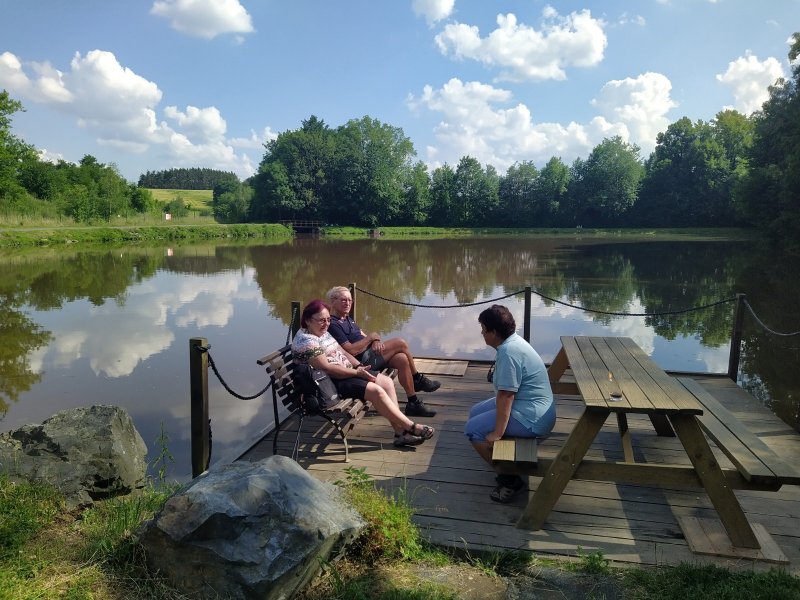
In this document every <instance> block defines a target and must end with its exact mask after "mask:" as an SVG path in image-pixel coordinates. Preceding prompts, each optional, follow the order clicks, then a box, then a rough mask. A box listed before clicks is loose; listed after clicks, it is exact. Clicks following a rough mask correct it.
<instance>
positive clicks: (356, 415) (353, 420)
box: [256, 344, 397, 462]
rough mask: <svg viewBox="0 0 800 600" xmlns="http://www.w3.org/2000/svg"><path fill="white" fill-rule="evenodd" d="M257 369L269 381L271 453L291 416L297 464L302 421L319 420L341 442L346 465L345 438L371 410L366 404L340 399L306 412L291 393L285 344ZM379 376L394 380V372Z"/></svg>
mask: <svg viewBox="0 0 800 600" xmlns="http://www.w3.org/2000/svg"><path fill="white" fill-rule="evenodd" d="M256 362H257V363H258V364H259V365H262V366H264V367H265V368H266V370H267V374H268V375H269V377H270V380H271V381H272V408H273V412H274V415H275V431H274V434H273V439H272V453H273V454H277V453H278V434H279V433H280V429H281V426H282V425H283V424H284V423H285V422H286V421H288V420H289V418H290V417H291V416H292V415H296V416H297V417H298V419H299V422H298V425H297V436H296V437H295V440H294V445H293V446H292V455H291V458H292V459H293V460H297V455H298V451H299V447H300V434H301V432H302V427H303V420H304V419H305V418H306V417H314V416H319V417H322V418H323V419H325V420H326V421H328V423H330V424H331V426H333V427H334V428H335V429H336V431H337V432H338V433H339V436H340V437H341V438H342V443H343V444H344V461H345V462H350V447H349V445H348V443H347V436H348V434H349V433H350V431H352V429H353V427H355V426H356V424H357V423H358V422H359V421H360V420H361V417H363V416H364V415H366V414H367V412H368V411H369V410H370V408H371V406H370V404H369V402H367V401H366V400H359V399H357V398H342V399H341V400H340V401H339V403H338V404H335V405H334V406H331V407H328V408H326V409H325V411H323V412H319V411H310V410H308V407H307V406H306V403H305V402H304V401H303V395H302V394H301V393H300V391H299V390H297V389H295V385H294V380H293V379H292V373H293V371H294V357H293V356H292V346H291V344H288V345H286V346H283V347H282V348H279V349H278V350H276V351H275V352H272V353H270V354H268V355H267V356H264V357H263V358H260V359H258V360H257V361H256ZM382 373H383V374H385V375H387V376H389V377H391V378H392V379H394V378H395V377H396V376H397V371H396V370H395V369H384V370H383V371H382ZM279 403H280V404H283V406H285V407H286V408H287V409H288V410H289V416H288V417H287V418H286V419H285V420H284V421H283V422H281V421H280V419H279V416H278V404H279Z"/></svg>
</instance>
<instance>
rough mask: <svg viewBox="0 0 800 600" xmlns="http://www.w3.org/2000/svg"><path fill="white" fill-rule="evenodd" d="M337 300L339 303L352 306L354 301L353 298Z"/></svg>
mask: <svg viewBox="0 0 800 600" xmlns="http://www.w3.org/2000/svg"><path fill="white" fill-rule="evenodd" d="M337 300H338V301H339V302H344V303H345V304H352V303H353V299H352V298H343V297H341V296H339V297H338V298H337Z"/></svg>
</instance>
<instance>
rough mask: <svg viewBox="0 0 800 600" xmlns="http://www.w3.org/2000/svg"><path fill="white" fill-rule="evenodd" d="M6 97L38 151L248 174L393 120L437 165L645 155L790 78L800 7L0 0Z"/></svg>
mask: <svg viewBox="0 0 800 600" xmlns="http://www.w3.org/2000/svg"><path fill="white" fill-rule="evenodd" d="M0 15H2V19H0V89H5V90H6V91H8V93H9V94H10V96H11V97H12V98H13V99H16V100H19V101H20V102H22V104H23V107H24V109H25V112H22V113H17V114H15V115H14V116H13V133H14V134H15V135H16V136H17V137H19V138H22V139H23V140H25V141H26V142H28V143H30V144H33V145H34V146H35V147H36V148H37V149H38V150H39V151H40V153H41V155H42V156H43V158H45V159H47V160H59V159H63V160H67V161H71V162H77V161H79V160H80V159H81V157H83V156H84V155H86V154H91V155H93V156H94V157H96V158H97V159H98V160H99V161H100V162H101V163H105V164H114V165H116V166H117V168H118V169H119V172H120V174H121V175H122V176H124V177H125V178H126V179H128V180H129V181H131V182H136V181H138V179H139V176H140V175H141V174H142V173H144V172H146V171H161V170H165V169H170V168H177V167H207V168H212V169H220V170H223V171H232V172H234V173H236V175H238V176H239V177H240V178H241V179H244V178H246V177H249V176H250V175H252V174H253V173H254V172H255V171H256V170H257V169H258V165H259V162H260V161H261V159H262V158H263V156H264V143H265V142H267V141H269V140H271V139H274V138H275V137H276V136H277V135H278V134H279V133H281V132H285V131H293V130H296V129H299V128H300V127H302V123H303V121H304V120H306V119H308V118H309V117H311V116H316V117H318V118H319V119H322V120H323V121H324V122H325V123H326V124H327V125H328V126H330V127H332V128H336V127H339V126H340V125H344V124H345V123H347V122H348V121H349V120H351V119H360V118H362V117H364V116H368V117H370V118H372V119H377V120H379V121H380V122H381V123H385V124H388V125H391V126H393V127H398V128H400V129H402V130H403V132H404V134H405V135H406V136H407V137H408V138H409V139H410V140H411V141H412V143H413V145H414V149H415V151H416V159H418V160H421V161H423V162H425V163H426V164H427V165H428V167H429V169H431V170H433V169H434V168H436V167H439V166H441V165H442V164H445V163H447V164H450V165H451V166H453V167H455V166H456V165H457V164H458V161H459V160H460V159H461V158H462V157H463V156H471V157H473V158H476V159H477V160H478V161H479V162H480V163H481V164H483V165H493V166H494V167H495V168H496V169H497V170H498V171H499V172H500V173H501V174H503V173H505V172H506V170H507V169H508V167H509V166H511V165H513V164H514V163H517V162H521V161H533V162H534V163H535V164H536V165H537V166H539V167H541V166H543V165H544V164H545V163H546V162H547V161H548V160H549V159H550V158H551V157H553V156H557V157H560V158H561V159H562V160H563V161H565V162H566V163H567V164H570V163H572V161H574V160H575V159H576V158H586V157H587V156H588V155H589V153H590V152H591V150H592V148H594V147H595V146H596V145H597V144H599V143H600V142H601V141H602V140H603V139H604V138H609V137H612V136H616V135H618V136H621V137H622V138H623V139H624V140H625V141H627V142H630V143H633V144H636V145H637V146H639V148H640V149H641V156H642V157H643V158H646V157H647V156H648V155H649V154H650V152H652V150H653V148H654V147H655V143H656V136H657V135H658V133H660V132H663V131H665V130H666V128H667V126H668V125H669V124H670V123H673V122H675V121H677V120H678V119H680V118H682V117H688V118H689V119H691V120H692V121H693V122H696V121H697V120H703V121H710V120H712V119H714V117H715V115H716V114H717V113H718V112H719V111H721V110H724V109H726V108H734V109H736V110H739V111H740V112H743V113H746V114H750V113H752V112H753V111H755V110H758V109H759V108H760V106H761V103H763V101H764V100H766V99H767V97H768V91H767V90H768V86H769V85H771V84H773V83H774V82H775V81H776V79H777V78H779V77H788V76H789V75H790V65H789V64H788V59H787V54H788V51H789V44H790V38H791V35H792V33H794V32H795V31H798V30H800V0H769V1H768V2H754V1H753V0H604V1H602V2H601V1H599V0H595V1H590V0H584V1H583V2H573V1H563V2H558V1H555V0H551V1H550V2H546V1H539V0H492V1H490V0H338V1H333V0H0Z"/></svg>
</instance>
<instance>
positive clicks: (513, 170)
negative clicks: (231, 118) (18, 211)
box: [0, 33, 800, 250]
mask: <svg viewBox="0 0 800 600" xmlns="http://www.w3.org/2000/svg"><path fill="white" fill-rule="evenodd" d="M799 55H800V33H795V34H794V36H793V44H792V46H791V49H790V51H789V59H790V63H791V64H792V75H791V77H790V78H789V79H787V80H784V79H781V80H779V81H777V82H776V83H775V85H773V86H772V87H771V88H770V90H769V99H768V100H767V102H766V103H765V104H764V105H763V107H762V109H761V110H760V111H758V112H756V113H754V114H753V115H751V116H749V117H748V116H745V115H743V114H741V113H738V112H737V111H734V110H725V111H722V112H720V113H718V114H717V115H716V116H715V117H714V118H713V119H711V120H710V121H703V120H697V121H695V122H692V121H691V120H690V119H689V118H687V117H683V118H681V119H679V120H677V121H676V122H674V123H672V124H671V125H669V126H668V127H667V129H666V131H664V132H662V133H659V134H658V136H657V140H656V147H655V149H654V151H653V152H652V153H651V154H650V155H649V156H648V157H646V158H643V157H642V156H641V155H640V149H639V148H638V147H637V146H636V145H634V144H630V143H628V142H626V141H624V140H623V139H622V138H620V137H612V138H607V139H604V140H603V141H602V142H601V143H600V144H598V145H597V146H595V148H593V149H592V151H591V152H590V153H589V156H587V157H586V158H578V159H576V160H575V161H573V162H572V164H569V165H568V164H566V163H565V162H564V161H563V160H562V159H561V158H560V157H557V156H554V157H552V158H551V159H550V160H549V161H548V162H547V163H546V164H545V165H544V166H542V167H541V168H539V167H537V166H536V165H535V164H534V163H533V162H532V161H526V160H523V161H520V162H518V163H515V164H514V165H512V166H511V167H509V168H508V169H507V170H506V172H505V173H503V174H501V173H498V172H497V170H496V169H495V168H494V167H493V166H491V165H482V164H481V163H480V162H479V161H478V160H477V159H475V158H473V157H470V156H464V157H462V158H461V159H460V160H459V162H458V164H456V165H454V166H452V165H449V164H444V165H442V166H439V167H437V168H435V169H433V170H432V171H430V172H429V170H428V168H427V167H426V165H425V164H424V163H423V162H421V161H419V160H415V156H416V153H415V150H414V145H413V143H412V142H411V140H410V139H409V138H408V137H407V136H406V135H405V134H404V133H403V130H402V129H400V128H398V127H394V126H391V125H389V124H386V123H381V122H380V121H378V120H377V119H373V118H370V117H369V116H364V117H362V118H361V119H352V120H350V121H348V122H347V123H346V124H344V125H342V126H339V127H336V128H332V127H329V126H328V125H327V124H326V123H325V122H324V121H322V120H320V119H318V118H317V117H316V116H313V115H312V116H311V117H310V118H308V119H306V120H304V121H303V122H302V124H301V127H300V128H299V129H297V130H293V131H286V132H283V133H281V134H280V135H278V136H277V138H276V139H274V140H271V141H269V142H268V143H267V144H265V152H264V155H263V158H262V160H261V162H260V164H259V167H258V171H257V172H256V174H255V175H253V176H252V177H250V178H248V179H247V180H245V181H243V182H240V181H239V180H238V178H237V177H236V176H235V175H234V174H232V173H224V172H219V171H213V170H210V169H171V170H168V171H162V172H156V173H151V172H148V173H146V174H144V175H142V176H141V177H140V180H139V184H140V185H139V186H133V185H130V184H127V183H125V182H124V181H123V180H122V178H121V177H119V175H118V173H117V172H116V169H115V168H114V166H113V165H111V166H107V165H101V164H99V163H97V161H96V160H95V159H94V158H93V157H91V156H87V157H84V159H83V160H82V161H81V163H80V164H79V165H71V164H69V163H65V162H64V161H61V162H59V163H58V164H55V165H53V164H51V163H45V162H43V161H41V160H39V158H38V156H37V154H36V152H35V150H34V149H33V148H32V147H31V146H29V145H27V144H25V143H24V142H23V141H22V140H19V139H17V138H16V137H14V136H13V135H12V134H11V132H10V115H12V114H13V113H14V112H15V111H17V110H20V109H21V105H20V104H19V103H18V102H16V101H14V100H12V99H11V98H9V96H8V94H7V93H6V92H5V91H4V92H3V93H2V95H0V210H5V212H8V211H9V210H14V207H15V203H16V207H17V208H20V207H22V206H24V207H27V208H31V207H33V208H35V209H37V210H40V211H45V212H46V210H51V211H60V212H61V213H62V214H66V215H68V216H72V217H74V218H75V219H76V220H79V221H87V220H92V219H108V218H110V217H111V216H112V215H114V214H122V213H132V212H147V211H148V210H153V203H152V198H148V195H147V193H146V192H145V190H143V187H144V186H143V185H142V184H144V183H147V184H155V183H158V186H155V185H153V187H160V186H163V185H180V186H181V188H182V189H187V188H191V187H192V186H195V185H200V184H199V183H194V181H198V182H199V181H201V180H202V181H203V182H204V185H208V186H210V187H211V188H212V189H213V190H214V195H213V205H212V206H213V213H214V217H215V218H216V219H217V220H218V221H220V222H226V223H235V222H276V221H280V220H285V219H303V220H305V219H314V220H321V221H324V222H326V223H329V224H335V225H355V226H364V227H377V226H389V225H400V226H403V225H406V226H418V225H429V226H446V227H721V226H757V227H760V228H762V229H763V230H764V231H765V232H767V233H768V234H769V235H770V236H771V237H773V238H777V239H780V240H781V241H783V242H784V244H785V245H787V246H790V247H793V248H794V249H795V250H800V202H798V198H800V95H799V94H798V82H799V81H800V61H798V60H797V59H798V56H799ZM179 182H180V183H179ZM206 189H207V188H206Z"/></svg>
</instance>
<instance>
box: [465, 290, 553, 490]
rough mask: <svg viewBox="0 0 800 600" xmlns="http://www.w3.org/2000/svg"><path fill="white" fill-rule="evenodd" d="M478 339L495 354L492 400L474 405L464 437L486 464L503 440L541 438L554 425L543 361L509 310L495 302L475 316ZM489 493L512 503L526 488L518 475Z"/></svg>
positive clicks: (507, 477) (499, 480) (505, 478)
mask: <svg viewBox="0 0 800 600" xmlns="http://www.w3.org/2000/svg"><path fill="white" fill-rule="evenodd" d="M478 322H479V323H480V324H481V335H482V336H483V340H484V342H486V344H487V345H488V346H491V347H492V348H494V349H496V350H497V356H496V360H495V365H494V373H493V376H492V383H494V390H495V393H496V396H494V397H493V398H489V399H488V400H484V401H482V402H478V403H477V404H476V405H475V406H473V407H472V410H470V413H469V419H468V420H467V424H466V426H465V427H464V435H466V436H467V438H469V441H470V442H472V446H473V447H474V448H475V450H477V452H478V454H480V456H481V458H483V459H484V460H485V461H486V462H488V463H489V464H490V465H491V464H492V445H493V444H494V442H496V441H497V440H499V439H500V438H502V437H503V436H509V437H529V438H535V437H545V436H547V435H548V434H549V433H550V432H551V431H552V430H553V426H554V425H555V423H556V405H555V402H554V401H553V390H552V388H551V387H550V379H549V377H548V376H547V368H546V367H545V365H544V362H543V361H542V359H541V358H540V357H539V355H538V354H537V353H536V350H534V349H533V348H532V347H531V345H530V344H529V343H528V342H526V341H525V339H524V338H522V337H520V336H519V335H517V334H516V329H517V325H516V323H515V322H514V316H513V315H512V314H511V312H510V311H509V310H508V309H507V308H506V307H505V306H502V305H500V304H494V305H493V306H492V307H491V308H487V309H486V310H484V311H483V312H482V313H481V314H480V315H479V316H478ZM496 480H497V487H495V488H494V490H493V491H492V493H491V496H490V497H491V499H492V500H494V501H495V502H504V503H505V502H510V501H511V500H513V499H514V497H515V496H517V495H518V494H519V493H520V492H522V491H523V490H524V489H525V481H523V479H522V478H521V477H520V476H518V475H502V474H501V475H498V476H497V478H496Z"/></svg>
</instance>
